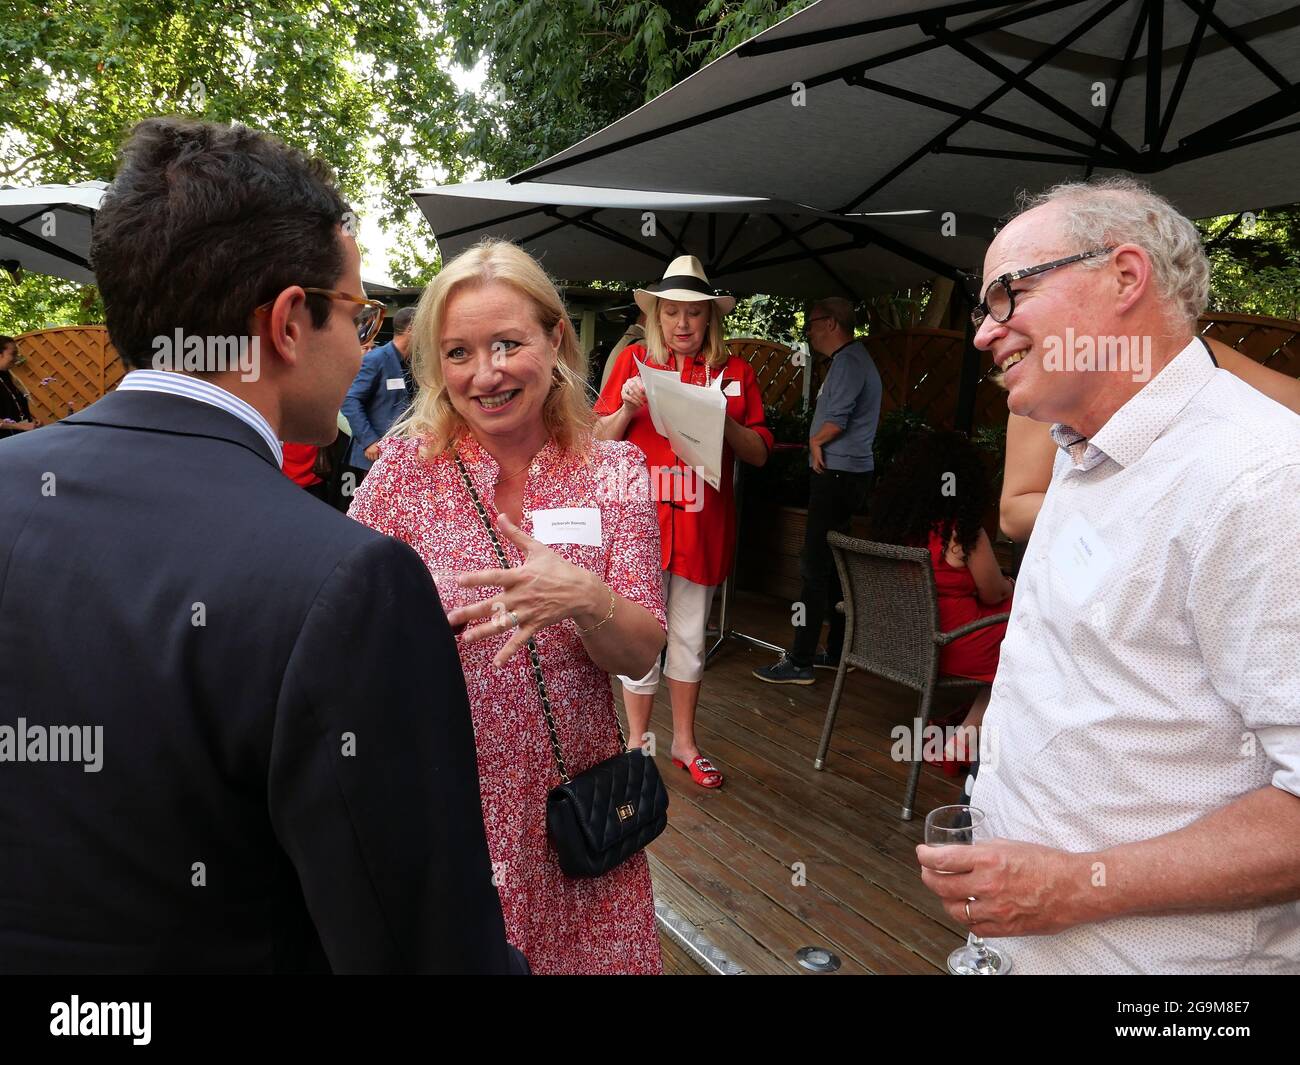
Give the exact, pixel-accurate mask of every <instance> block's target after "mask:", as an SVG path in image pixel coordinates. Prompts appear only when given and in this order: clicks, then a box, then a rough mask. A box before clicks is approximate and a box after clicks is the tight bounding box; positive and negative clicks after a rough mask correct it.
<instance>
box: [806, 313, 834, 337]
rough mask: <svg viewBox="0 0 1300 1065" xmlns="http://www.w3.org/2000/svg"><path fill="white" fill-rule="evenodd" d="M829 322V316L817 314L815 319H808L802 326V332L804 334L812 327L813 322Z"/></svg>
mask: <svg viewBox="0 0 1300 1065" xmlns="http://www.w3.org/2000/svg"><path fill="white" fill-rule="evenodd" d="M830 320H831V316H830V315H829V314H819V315H818V316H817V317H816V318H809V319H808V320H807V321H806V322H804V324H803V328H804V332H805V333H806V332H807V331H808V330H809V329H811V328H812V327H813V322H829V321H830Z"/></svg>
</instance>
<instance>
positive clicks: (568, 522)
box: [533, 507, 601, 547]
mask: <svg viewBox="0 0 1300 1065" xmlns="http://www.w3.org/2000/svg"><path fill="white" fill-rule="evenodd" d="M533 539H534V540H540V541H541V542H542V543H544V544H586V545H588V546H589V547H599V546H600V544H601V539H600V511H599V510H598V509H597V508H596V507H555V508H554V509H552V510H534V511H533Z"/></svg>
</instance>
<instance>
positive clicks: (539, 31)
mask: <svg viewBox="0 0 1300 1065" xmlns="http://www.w3.org/2000/svg"><path fill="white" fill-rule="evenodd" d="M811 2H812V0H795V2H793V3H788V2H787V3H782V2H780V0H709V2H708V3H705V4H700V3H696V2H692V0H661V2H656V0H465V2H448V3H444V5H443V10H444V17H445V19H446V27H447V34H448V36H449V38H450V39H451V41H453V42H454V44H453V47H454V49H455V56H456V59H457V61H458V62H459V63H460V64H461V65H463V66H466V67H472V66H475V65H477V64H478V63H479V62H480V61H486V63H487V71H488V86H487V88H488V91H487V92H486V93H485V94H484V96H483V99H482V100H481V101H480V104H479V107H478V108H477V110H476V113H475V114H474V116H473V119H472V133H471V136H470V150H471V152H472V154H473V155H474V156H475V158H476V159H478V160H480V161H481V162H482V164H483V170H484V173H483V175H482V176H484V177H489V178H492V177H504V176H506V175H508V174H512V173H516V172H518V171H519V170H523V169H524V168H526V167H528V166H530V165H532V164H533V163H536V162H540V161H541V160H542V159H545V158H546V157H547V156H549V155H553V154H554V153H555V152H558V151H560V150H562V149H564V148H567V147H568V146H569V145H570V144H573V143H574V142H575V141H578V140H581V139H582V138H583V137H586V136H589V135H590V134H592V133H595V132H596V131H597V130H598V129H600V128H602V127H603V126H606V125H608V124H609V123H611V122H613V121H614V120H615V119H617V118H620V117H622V116H623V115H624V114H626V113H627V112H629V111H632V110H634V109H635V108H637V107H639V106H640V105H641V104H643V103H645V102H646V101H647V100H650V99H652V98H653V97H655V96H657V95H658V94H659V93H661V92H663V91H664V90H665V89H668V88H670V87H671V86H672V85H673V84H675V83H676V82H678V81H680V80H681V79H682V78H684V77H686V76H687V75H689V74H691V73H693V72H694V71H696V70H698V69H699V68H700V67H702V66H703V65H704V64H705V63H708V62H709V61H710V60H713V59H716V58H717V57H718V56H720V55H722V54H723V53H725V52H727V51H729V50H730V49H732V48H734V47H735V46H736V45H738V44H741V43H742V42H744V41H746V40H748V39H749V38H750V37H752V36H753V35H754V34H756V33H760V32H761V31H763V30H765V29H767V28H768V27H769V26H771V25H774V24H775V23H777V22H779V21H780V20H781V19H783V18H785V17H787V16H788V15H791V14H793V13H794V12H796V11H798V10H800V9H801V8H804V7H807V6H808V4H809V3H811Z"/></svg>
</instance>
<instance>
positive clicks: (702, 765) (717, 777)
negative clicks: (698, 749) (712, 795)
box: [673, 755, 722, 788]
mask: <svg viewBox="0 0 1300 1065" xmlns="http://www.w3.org/2000/svg"><path fill="white" fill-rule="evenodd" d="M673 765H675V766H676V767H677V768H678V769H685V770H686V771H687V772H688V773H690V774H691V779H692V780H693V781H695V783H696V784H698V785H699V786H700V787H702V788H720V787H722V774H721V773H719V772H718V771H717V770H716V769H714V768H713V763H712V762H710V761H709V760H708V759H707V758H705V757H703V756H702V755H701V756H698V757H696V759H695V760H694V761H693V762H691V764H690V765H687V764H686V763H685V762H683V761H682V760H681V759H680V758H674V759H673Z"/></svg>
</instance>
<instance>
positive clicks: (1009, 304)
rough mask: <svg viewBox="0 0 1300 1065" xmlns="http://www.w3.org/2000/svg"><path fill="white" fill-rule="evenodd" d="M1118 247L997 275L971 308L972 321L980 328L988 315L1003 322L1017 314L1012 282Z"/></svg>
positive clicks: (1112, 246) (1109, 251)
mask: <svg viewBox="0 0 1300 1065" xmlns="http://www.w3.org/2000/svg"><path fill="white" fill-rule="evenodd" d="M1116 247H1117V245H1111V246H1110V247H1109V248H1097V249H1096V250H1095V251H1085V252H1080V253H1079V254H1078V255H1069V256H1067V257H1066V258H1064V259H1057V260H1055V261H1054V262H1050V263H1043V264H1042V265H1041V266H1027V267H1025V269H1023V270H1013V271H1011V273H1009V274H1003V275H1002V276H1001V277H995V278H994V279H993V280H992V281H990V282H989V284H988V288H986V289H985V290H984V298H983V299H982V300H980V302H979V303H978V304H976V305H975V306H974V307H972V308H971V312H970V320H971V322H972V323H973V324H974V325H975V327H976V328H977V329H978V328H979V327H980V326H981V325H982V324H983V323H984V319H985V318H986V317H987V318H992V319H993V320H994V321H995V322H999V323H1001V322H1005V321H1007V320H1008V319H1009V318H1010V317H1011V316H1012V315H1013V314H1015V313H1016V294H1015V293H1014V292H1012V291H1011V284H1012V282H1014V281H1023V280H1024V279H1025V278H1026V277H1033V276H1034V275H1035V274H1045V273H1047V271H1048V270H1055V269H1056V268H1057V267H1059V266H1069V265H1070V264H1071V263H1077V262H1082V261H1083V260H1084V259H1095V258H1097V256H1099V255H1109V254H1110V253H1111V252H1113V251H1114V250H1115V248H1116Z"/></svg>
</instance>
